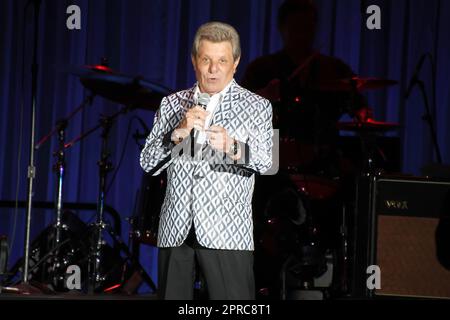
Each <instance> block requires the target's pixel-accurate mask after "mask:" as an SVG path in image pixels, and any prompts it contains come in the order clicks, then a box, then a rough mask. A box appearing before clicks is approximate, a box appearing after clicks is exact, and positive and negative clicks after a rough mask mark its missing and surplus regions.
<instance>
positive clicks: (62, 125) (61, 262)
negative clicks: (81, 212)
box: [30, 94, 94, 287]
mask: <svg viewBox="0 0 450 320" xmlns="http://www.w3.org/2000/svg"><path fill="white" fill-rule="evenodd" d="M93 99H94V94H91V95H89V96H87V97H86V98H85V99H84V100H83V102H82V103H81V104H80V105H79V106H78V107H77V108H76V109H75V110H73V111H72V112H71V113H70V114H69V115H68V116H67V117H65V118H63V119H60V120H58V121H57V122H56V126H55V127H54V129H53V130H52V131H50V132H49V133H48V134H47V135H46V136H44V137H43V138H42V139H41V140H40V141H39V142H38V143H37V144H36V146H35V147H34V149H36V150H37V149H39V148H40V147H41V146H42V145H43V144H44V143H45V142H46V141H47V140H49V139H50V138H51V137H52V136H53V135H54V134H55V133H57V135H58V150H57V151H55V152H54V153H53V155H54V156H55V157H56V159H57V160H56V164H55V165H54V167H53V169H54V171H55V172H56V181H57V183H56V185H57V189H56V197H55V215H56V223H55V226H54V229H55V231H54V232H55V233H54V235H55V236H54V239H53V244H52V248H51V249H50V251H49V252H48V253H47V255H46V256H48V255H49V254H50V255H51V257H52V262H51V268H50V270H51V282H52V284H53V286H54V287H59V286H64V273H65V270H62V268H63V267H66V266H67V264H68V261H67V260H65V259H62V258H61V257H60V253H59V249H60V248H61V246H62V245H63V244H64V242H62V233H63V232H64V231H65V230H67V226H66V225H64V224H63V223H62V213H63V208H62V207H63V202H62V193H63V182H64V175H65V167H66V162H65V147H66V146H65V131H66V128H67V125H68V123H69V120H70V119H72V118H73V116H75V114H77V113H78V112H79V111H81V110H82V109H84V108H85V107H86V106H87V105H88V104H89V105H90V104H92V100H93ZM44 261H46V259H41V260H40V261H39V262H38V263H36V264H35V265H34V266H33V268H32V269H33V270H34V269H36V268H37V267H38V266H39V265H40V264H41V263H43V262H44ZM30 271H31V270H30Z"/></svg>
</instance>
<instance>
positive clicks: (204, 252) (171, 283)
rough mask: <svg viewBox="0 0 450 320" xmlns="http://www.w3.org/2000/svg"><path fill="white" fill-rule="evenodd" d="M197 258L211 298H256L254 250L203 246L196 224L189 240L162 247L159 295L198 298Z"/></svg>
mask: <svg viewBox="0 0 450 320" xmlns="http://www.w3.org/2000/svg"><path fill="white" fill-rule="evenodd" d="M195 259H197V262H198V265H199V266H200V268H201V270H202V273H203V275H204V278H205V280H206V286H207V290H208V295H209V299H211V300H254V299H255V280H254V275H253V251H238V250H216V249H208V248H205V247H203V246H201V245H200V244H199V243H198V241H197V238H196V236H195V231H194V228H193V227H192V228H191V230H190V232H189V235H188V237H187V239H186V241H185V242H184V243H183V244H182V245H181V246H180V247H175V248H160V249H159V254H158V298H159V299H165V300H192V299H193V298H194V281H195V274H196V273H195Z"/></svg>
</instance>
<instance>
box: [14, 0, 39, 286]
mask: <svg viewBox="0 0 450 320" xmlns="http://www.w3.org/2000/svg"><path fill="white" fill-rule="evenodd" d="M32 2H33V3H34V42H33V62H32V66H31V119H30V127H31V132H30V158H29V164H28V172H27V177H28V192H27V212H26V223H25V244H24V259H23V273H22V284H19V289H20V291H21V292H22V293H25V294H30V293H33V292H40V290H38V289H36V288H34V287H33V286H31V285H30V284H29V283H28V269H29V254H30V234H31V207H32V201H33V180H34V179H35V177H36V167H35V166H34V136H35V130H36V100H37V75H38V70H39V66H38V63H37V47H38V37H39V9H40V6H41V1H40V0H36V1H32ZM27 6H28V4H27ZM24 18H25V17H24Z"/></svg>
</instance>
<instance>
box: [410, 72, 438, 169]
mask: <svg viewBox="0 0 450 320" xmlns="http://www.w3.org/2000/svg"><path fill="white" fill-rule="evenodd" d="M416 83H417V85H418V86H419V89H420V92H421V93H422V97H423V101H424V106H425V114H424V115H423V116H422V120H424V121H426V122H427V123H428V127H429V129H430V134H431V140H432V142H433V146H434V149H435V151H436V157H437V161H438V163H439V164H442V156H441V150H440V148H439V143H438V140H437V135H436V128H435V127H434V122H433V117H432V115H431V111H430V105H429V104H428V97H427V92H426V90H425V83H424V82H423V81H422V80H416Z"/></svg>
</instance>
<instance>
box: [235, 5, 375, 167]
mask: <svg viewBox="0 0 450 320" xmlns="http://www.w3.org/2000/svg"><path fill="white" fill-rule="evenodd" d="M317 20H318V10H317V7H316V5H315V4H314V3H313V2H312V1H311V0H286V1H284V2H283V3H282V5H281V6H280V8H279V11H278V29H279V32H280V35H281V38H282V40H283V44H284V46H283V49H282V50H281V51H279V52H276V53H274V54H271V55H267V56H263V57H260V58H257V59H256V60H255V61H253V62H252V63H250V64H249V66H248V67H247V69H246V72H245V74H244V76H243V79H242V81H241V83H242V86H243V87H245V88H247V89H249V90H252V91H254V92H256V93H258V94H259V95H261V96H263V97H265V98H267V99H269V100H271V101H272V102H277V103H276V104H275V103H274V126H275V128H277V129H280V137H289V138H291V139H295V140H296V142H297V143H299V144H301V145H302V149H301V151H302V152H303V153H302V155H301V156H302V157H303V158H302V159H301V160H300V161H299V164H301V165H305V166H303V167H302V168H300V169H301V170H302V171H303V172H310V173H315V174H316V173H318V172H324V173H325V175H329V176H337V175H338V174H339V172H337V170H338V168H335V164H336V162H337V159H336V156H335V155H333V153H334V152H335V151H333V146H334V145H335V144H336V143H337V139H338V136H339V133H338V130H337V128H336V124H337V122H338V121H339V119H340V117H341V116H342V115H343V114H344V113H349V114H350V115H351V116H355V117H357V118H358V119H359V120H360V121H365V120H367V118H368V117H371V113H372V112H371V110H370V108H368V107H366V101H365V99H364V97H362V96H361V95H359V94H356V95H355V96H354V97H353V99H352V96H351V94H350V92H349V91H347V92H346V91H344V90H342V89H341V88H330V86H328V87H327V86H326V84H327V82H328V83H330V82H331V81H333V82H335V80H338V79H344V78H347V79H348V78H351V77H352V76H354V73H353V71H352V70H351V69H350V67H349V66H348V65H346V64H345V63H344V62H342V61H341V60H339V59H336V58H333V57H329V56H325V55H323V54H320V53H319V52H318V51H315V50H314V49H313V42H314V38H315V33H316V27H317ZM282 147H283V146H282V145H281V146H280V148H282ZM305 150H311V153H313V152H314V153H315V155H310V154H308V152H307V154H305ZM288 151H289V150H288ZM291 152H292V149H291ZM280 157H283V151H282V150H281V154H280ZM280 160H281V165H282V166H283V159H280Z"/></svg>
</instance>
